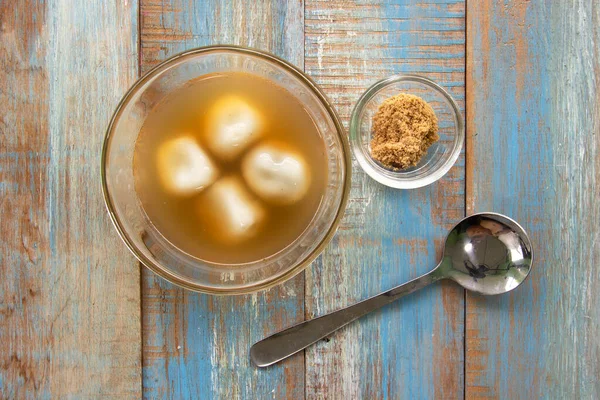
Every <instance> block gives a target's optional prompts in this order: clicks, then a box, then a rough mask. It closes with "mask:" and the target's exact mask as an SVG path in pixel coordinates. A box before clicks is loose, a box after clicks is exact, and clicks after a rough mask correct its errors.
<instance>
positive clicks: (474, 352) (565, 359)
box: [466, 0, 600, 399]
mask: <svg viewBox="0 0 600 400" xmlns="http://www.w3.org/2000/svg"><path fill="white" fill-rule="evenodd" d="M468 4H469V9H468V12H467V15H468V17H469V18H468V39H467V43H468V49H467V61H468V64H467V71H468V72H467V94H468V96H467V99H468V105H467V112H468V114H467V121H468V134H469V136H468V141H467V142H468V144H469V146H468V149H467V155H468V162H467V176H468V178H467V187H468V189H469V190H468V193H467V198H468V201H467V205H468V211H469V212H475V211H484V210H493V211H498V212H503V213H506V214H508V215H509V216H512V217H513V218H515V219H517V220H518V221H519V222H521V223H522V224H523V226H524V227H525V229H526V230H528V232H529V233H530V234H531V236H532V240H533V244H534V250H535V260H534V269H533V272H532V276H531V277H530V278H529V280H528V281H527V282H526V283H525V285H524V287H522V288H519V289H518V290H517V291H515V292H514V293H511V294H509V295H506V296H502V297H494V298H486V299H484V298H481V297H477V296H470V295H469V296H468V297H467V321H466V324H467V328H466V335H467V336H466V358H467V363H466V394H467V397H468V398H513V399H533V398H553V399H560V398H577V399H598V398H600V361H599V360H600V314H599V312H598V310H599V309H600V300H599V297H598V292H599V291H600V269H599V268H598V265H599V264H600V241H599V240H598V232H599V229H598V226H599V225H600V209H599V208H598V200H597V199H598V198H599V196H600V142H599V138H600V54H599V53H600V28H599V27H600V4H599V3H598V2H594V1H584V0H580V1H573V2H535V1H531V2H530V1H522V0H521V1H519V0H513V1H506V2H502V3H499V2H495V1H491V0H488V1H485V2H482V3H468Z"/></svg>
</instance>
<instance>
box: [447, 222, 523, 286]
mask: <svg viewBox="0 0 600 400" xmlns="http://www.w3.org/2000/svg"><path fill="white" fill-rule="evenodd" d="M532 261H533V254H532V251H531V242H530V241H529V236H527V233H526V232H525V230H524V229H523V228H521V226H520V225H519V224H518V223H516V222H515V221H513V220H512V219H510V218H508V217H505V216H504V215H501V214H495V213H481V214H475V215H471V216H470V217H467V218H465V219H463V220H462V221H460V222H459V223H458V224H456V226H455V227H454V228H453V229H452V230H451V231H450V233H449V234H448V236H447V237H446V244H445V246H444V256H443V258H442V260H441V262H440V264H439V266H438V268H437V269H439V270H440V271H439V272H440V273H442V274H443V275H444V277H445V278H450V279H452V280H454V281H455V282H457V283H458V284H460V285H461V286H462V287H464V288H465V289H468V290H470V291H473V292H476V293H480V294H484V295H494V294H501V293H506V292H509V291H511V290H513V289H515V288H516V287H517V286H519V285H520V284H521V283H522V282H523V281H524V280H525V278H527V276H528V275H529V272H530V271H531V264H532Z"/></svg>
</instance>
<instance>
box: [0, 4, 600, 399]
mask: <svg viewBox="0 0 600 400" xmlns="http://www.w3.org/2000/svg"><path fill="white" fill-rule="evenodd" d="M215 43H234V44H242V45H248V46H252V47H257V48H261V49H265V50H269V51H271V52H273V53H275V54H277V55H279V56H281V57H283V58H285V59H287V60H289V61H291V62H292V63H294V64H296V65H298V66H299V67H301V68H304V70H305V71H306V72H307V73H308V74H309V75H310V76H312V77H313V78H314V79H315V80H316V81H317V82H318V83H319V84H320V85H321V86H322V87H323V89H324V90H325V91H326V92H327V94H328V95H329V96H330V98H331V99H332V101H333V103H334V104H335V106H336V108H337V109H338V111H339V113H340V115H341V117H342V118H343V120H344V123H345V124H346V126H347V124H348V118H349V114H350V111H351V108H352V106H353V104H354V103H355V102H356V100H357V99H358V97H359V95H360V94H361V93H362V92H363V91H364V90H365V89H366V88H367V87H368V86H369V85H370V84H372V83H373V82H374V81H376V80H378V79H380V78H382V77H386V76H389V75H391V74H396V73H419V74H423V75H425V76H428V77H430V78H432V79H434V80H435V81H438V82H440V83H441V84H442V85H443V86H444V87H445V88H446V89H448V90H449V91H450V92H451V93H452V95H453V96H454V97H455V98H456V99H457V100H458V102H459V104H460V107H461V109H462V111H463V113H464V115H465V119H466V122H467V140H466V147H465V152H464V154H463V155H462V156H461V158H460V159H459V161H458V162H457V164H456V165H455V167H454V168H452V170H451V171H450V173H449V174H448V175H446V176H445V177H444V178H443V179H442V180H441V181H439V182H438V183H436V184H433V185H431V186H429V187H427V188H423V189H419V190H412V191H398V190H392V189H388V188H385V187H383V186H381V185H379V184H377V183H375V182H374V181H372V180H371V179H369V178H368V177H367V176H366V175H365V174H364V173H363V172H362V171H361V170H360V169H359V168H358V166H357V165H356V164H354V165H353V185H352V191H351V200H350V203H349V206H348V209H347V211H346V216H345V218H344V221H343V223H342V225H341V227H340V229H339V232H338V234H337V235H336V237H335V238H334V239H333V241H332V243H331V244H330V245H329V247H328V248H327V250H326V251H325V252H324V253H323V255H322V256H321V257H320V258H319V259H318V260H317V261H316V262H314V263H313V265H311V266H310V267H309V268H308V269H307V270H306V272H305V273H304V274H301V275H299V276H297V277H296V278H294V279H292V280H291V281H289V282H287V283H286V284H284V285H281V286H278V287H276V288H274V289H272V290H270V291H267V292H262V293H259V294H255V295H248V296H241V297H213V296H206V295H199V294H195V293H190V292H187V291H185V290H182V289H178V288H176V287H174V286H173V285H171V284H169V283H167V282H165V281H163V280H161V279H159V278H157V277H156V276H154V275H153V274H152V273H150V272H149V271H147V270H146V269H144V268H141V267H140V266H139V264H138V263H136V261H135V260H134V258H133V257H132V256H131V255H130V254H129V253H128V252H127V250H126V249H125V246H124V245H123V244H122V243H121V242H120V239H119V238H118V236H117V234H116V232H115V230H114V229H113V227H112V226H111V224H110V222H109V219H108V216H107V213H106V212H105V210H104V204H103V201H102V196H101V188H100V148H101V144H102V141H103V137H104V131H105V128H106V126H107V123H108V120H109V118H110V115H111V113H112V110H113V109H114V107H115V106H116V104H117V102H118V100H119V98H120V97H121V96H122V95H123V94H124V92H125V91H126V89H127V88H128V87H129V86H130V85H131V84H132V83H133V82H134V81H135V80H136V78H137V77H138V76H139V75H140V74H141V73H144V72H145V71H147V70H148V69H149V68H150V67H152V66H153V65H155V64H157V63H158V62H160V61H161V60H164V59H165V58H167V57H169V56H171V55H173V54H175V53H177V52H180V51H182V50H186V49H189V48H193V47H197V46H203V45H208V44H215ZM599 197H600V4H599V2H597V1H593V0H573V1H552V2H551V1H543V0H540V1H527V0H512V1H509V0H505V1H493V0H485V1H469V2H468V3H467V4H466V5H465V1H461V0H430V1H418V0H398V1H377V0H374V1H355V2H353V1H338V0H335V1H326V0H304V1H302V0H295V1H286V0H265V1H256V2H254V1H248V2H243V1H234V2H230V1H218V0H212V1H191V0H162V1H161V0H114V1H101V0H87V1H68V0H62V1H60V0H58V1H50V2H49V1H43V0H21V1H11V0H0V289H1V292H0V398H7V399H13V398H43V399H45V398H48V399H49V398H57V399H58V398H115V399H126V398H139V397H141V396H144V397H147V398H173V399H180V398H181V399H183V398H207V399H209V398H215V399H216V398H220V399H236V398H248V399H268V398H288V399H302V398H306V399H345V400H350V399H378V398H385V399H388V398H389V399H400V398H404V399H407V398H438V399H460V398H463V397H466V398H511V399H518V398H522V399H537V398H552V399H561V398H573V399H598V398H600V378H599V377H600V297H599V296H598V292H599V291H600V237H599V235H600V206H599V203H598V200H597V199H598V198H599ZM476 211H497V212H502V213H506V214H508V215H509V216H512V217H514V218H515V219H517V220H518V221H520V222H521V223H522V224H523V225H524V227H525V228H526V229H527V230H528V231H529V232H530V233H531V235H532V239H533V242H534V248H535V252H536V254H535V262H534V270H533V273H532V276H531V277H530V279H528V281H527V282H526V283H525V284H524V286H523V287H521V288H519V289H518V290H517V291H515V292H513V293H511V294H508V295H505V296H498V297H492V298H483V297H480V296H476V295H471V294H468V293H465V291H464V290H462V289H461V288H460V287H458V286H457V285H455V284H452V283H448V284H441V285H437V286H434V287H430V288H428V289H426V290H423V291H422V292H420V293H417V294H414V295H412V296H410V297H409V298H406V299H405V300H403V301H401V302H398V303H396V304H393V305H391V306H389V307H387V308H386V309H384V310H382V311H381V312H377V313H375V314H372V315H369V316H367V317H366V318H363V319H361V320H360V321H359V322H357V323H354V324H352V325H350V326H348V327H347V328H345V329H343V330H342V331H340V332H338V333H336V334H335V335H333V336H332V337H331V338H330V339H329V340H325V341H322V342H320V343H318V344H317V345H315V346H313V347H311V348H310V349H308V350H306V352H302V353H300V354H297V355H296V356H294V357H292V358H290V359H288V360H286V361H285V362H283V363H281V364H278V365H276V366H274V367H271V368H268V369H261V370H259V369H256V368H254V367H253V366H252V365H250V362H249V358H248V349H249V346H250V344H252V343H253V342H255V341H256V340H258V339H260V338H262V337H263V336H265V335H267V334H269V333H271V332H273V331H276V330H278V329H281V328H283V327H286V326H288V325H290V324H292V323H294V322H298V321H301V320H303V319H305V318H312V317H315V316H318V315H321V314H323V313H326V312H328V311H332V310H335V309H337V308H340V307H343V306H346V305H348V304H350V303H352V302H355V301H357V300H360V299H363V298H365V297H367V296H369V295H373V294H375V293H377V292H379V291H381V290H383V289H386V288H389V287H391V286H392V285H396V284H399V283H402V282H404V281H406V280H408V279H410V278H413V277H416V276H417V275H420V274H421V273H424V272H426V271H428V270H429V269H430V268H431V267H432V266H433V265H435V262H436V260H437V259H438V257H439V256H440V248H441V244H442V241H443V238H444V235H445V232H446V230H447V229H448V228H449V227H451V226H452V225H453V224H454V222H456V221H457V220H459V219H460V218H461V217H463V216H464V215H465V214H470V213H473V212H476Z"/></svg>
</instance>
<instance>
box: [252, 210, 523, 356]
mask: <svg viewBox="0 0 600 400" xmlns="http://www.w3.org/2000/svg"><path fill="white" fill-rule="evenodd" d="M532 261H533V253H532V249H531V242H530V241H529V237H528V236H527V233H526V232H525V230H524V229H523V228H521V226H519V224H517V223H516V222H515V221H513V220H512V219H510V218H508V217H506V216H504V215H501V214H495V213H481V214H474V215H471V216H470V217H467V218H465V219H463V220H462V221H460V222H459V223H458V224H457V225H456V226H455V227H454V229H452V230H451V231H450V233H449V234H448V237H447V238H446V244H445V245H444V256H443V257H442V260H441V261H440V263H439V264H438V266H437V267H435V268H434V269H433V270H432V271H431V272H429V273H427V274H425V275H423V276H421V277H419V278H417V279H414V280H412V281H410V282H407V283H405V284H403V285H400V286H397V287H395V288H393V289H391V290H388V291H387V292H384V293H381V294H378V295H376V296H374V297H371V298H369V299H366V300H363V301H361V302H360V303H357V304H354V305H352V306H349V307H347V308H343V309H341V310H338V311H335V312H332V313H330V314H326V315H323V316H322V317H318V318H315V319H312V320H310V321H305V322H302V323H299V324H297V325H294V326H292V327H291V328H287V329H285V330H283V331H281V332H278V333H275V334H274V335H272V336H269V337H268V338H266V339H263V340H261V341H260V342H258V343H255V344H254V345H253V346H252V348H251V349H250V358H251V359H252V361H253V362H254V364H256V365H257V366H259V367H266V366H269V365H271V364H274V363H276V362H278V361H281V360H283V359H284V358H287V357H289V356H291V355H292V354H295V353H297V352H299V351H300V350H302V349H304V348H306V347H308V346H310V345H311V344H313V343H315V342H317V341H319V340H320V339H323V338H325V337H327V336H329V335H331V334H332V333H333V332H335V331H336V330H338V329H340V328H341V327H343V326H345V325H347V324H349V323H350V322H352V321H354V320H356V319H358V318H360V317H362V316H363V315H365V314H368V313H370V312H371V311H374V310H376V309H378V308H380V307H383V306H384V305H386V304H389V303H391V302H393V301H394V300H397V299H399V298H400V297H402V296H405V295H407V294H409V293H412V292H414V291H416V290H419V289H421V288H423V287H425V286H427V285H429V284H430V283H433V282H436V281H439V280H441V279H452V280H454V281H455V282H458V283H459V284H460V285H462V286H463V287H464V288H465V289H468V290H471V291H473V292H476V293H481V294H484V295H491V294H500V293H506V292H509V291H511V290H513V289H514V288H516V287H517V286H519V285H520V284H521V283H522V282H523V281H524V280H525V278H527V275H528V274H529V271H530V270H531V264H532Z"/></svg>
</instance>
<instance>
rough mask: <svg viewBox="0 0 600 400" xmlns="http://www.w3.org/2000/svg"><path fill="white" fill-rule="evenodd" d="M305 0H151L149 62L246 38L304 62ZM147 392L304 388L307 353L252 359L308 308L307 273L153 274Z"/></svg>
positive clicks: (146, 299) (144, 12)
mask: <svg viewBox="0 0 600 400" xmlns="http://www.w3.org/2000/svg"><path fill="white" fill-rule="evenodd" d="M303 7H304V5H303V3H302V2H301V1H294V2H288V1H286V0H277V1H264V2H244V1H234V2H229V1H211V2H194V3H193V4H191V3H190V2H189V1H184V0H163V1H159V0H143V1H142V3H141V17H142V42H141V44H142V58H141V59H142V69H143V70H144V71H145V70H147V69H148V68H150V67H151V66H153V65H154V64H156V63H158V62H160V61H162V60H164V59H165V58H167V57H169V56H171V55H173V54H175V53H178V52H180V51H183V50H186V49H190V48H193V47H198V46H203V45H209V44H218V43H223V44H240V45H247V46H253V47H257V48H261V49H264V50H268V51H271V52H273V53H275V54H277V55H279V56H281V57H283V58H285V59H287V60H289V61H291V62H292V63H294V64H296V65H298V66H299V67H301V68H302V66H303V63H304V54H303V50H304V39H303V25H304V24H303ZM143 315H144V320H143V348H144V352H143V354H144V356H143V359H144V361H143V363H144V396H145V397H147V398H172V399H179V398H202V399H210V398H215V399H216V398H219V399H239V398H260V399H267V398H277V399H284V398H289V399H299V398H303V397H304V356H303V354H298V355H296V356H294V357H292V358H290V359H289V360H286V361H285V362H283V363H281V364H278V365H276V366H273V367H271V368H269V369H266V370H259V369H257V368H256V367H254V366H252V365H250V360H249V356H248V351H249V349H250V346H251V344H252V343H254V342H255V341H258V340H259V339H262V338H263V337H264V336H265V335H267V334H269V333H271V332H273V331H275V330H279V329H282V328H284V327H286V326H288V325H291V324H293V323H295V322H298V321H301V320H302V318H303V316H304V278H303V276H302V275H301V276H297V277H296V278H294V279H292V280H291V281H289V282H287V283H285V284H284V285H280V286H277V287H276V288H274V289H271V290H269V291H267V292H261V293H259V294H255V295H247V296H236V297H215V296H206V295H198V294H194V293H191V292H188V291H185V290H183V289H179V288H176V287H174V286H173V285H171V284H169V283H167V282H164V281H162V280H161V279H159V278H157V277H155V276H154V275H153V274H152V273H150V272H148V271H146V272H145V273H144V282H143Z"/></svg>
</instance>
